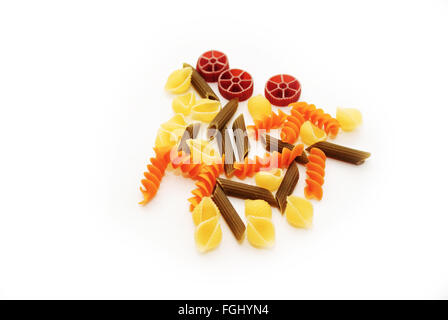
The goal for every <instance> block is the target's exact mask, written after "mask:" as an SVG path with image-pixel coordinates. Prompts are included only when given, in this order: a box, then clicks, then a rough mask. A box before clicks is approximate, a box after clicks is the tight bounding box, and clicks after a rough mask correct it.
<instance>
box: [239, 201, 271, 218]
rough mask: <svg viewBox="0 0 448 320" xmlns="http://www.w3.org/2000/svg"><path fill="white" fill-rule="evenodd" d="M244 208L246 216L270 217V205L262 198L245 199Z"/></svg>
mask: <svg viewBox="0 0 448 320" xmlns="http://www.w3.org/2000/svg"><path fill="white" fill-rule="evenodd" d="M244 208H245V214H246V217H249V216H254V217H264V218H269V219H270V218H272V209H271V206H270V205H269V203H267V202H266V201H264V200H245V201H244Z"/></svg>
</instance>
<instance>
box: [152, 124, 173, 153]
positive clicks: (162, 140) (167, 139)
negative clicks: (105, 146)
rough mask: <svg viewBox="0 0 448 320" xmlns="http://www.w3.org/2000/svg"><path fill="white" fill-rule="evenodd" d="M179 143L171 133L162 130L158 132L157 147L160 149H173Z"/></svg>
mask: <svg viewBox="0 0 448 320" xmlns="http://www.w3.org/2000/svg"><path fill="white" fill-rule="evenodd" d="M176 143H177V136H176V135H175V134H173V133H172V132H171V131H168V130H165V129H163V128H160V129H159V131H157V136H156V142H155V147H156V148H158V149H165V148H170V147H173V146H174V145H175V144H176Z"/></svg>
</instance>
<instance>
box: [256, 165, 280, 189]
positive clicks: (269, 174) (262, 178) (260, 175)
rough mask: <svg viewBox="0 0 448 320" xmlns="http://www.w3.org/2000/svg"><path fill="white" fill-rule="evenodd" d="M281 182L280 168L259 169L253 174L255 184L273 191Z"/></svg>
mask: <svg viewBox="0 0 448 320" xmlns="http://www.w3.org/2000/svg"><path fill="white" fill-rule="evenodd" d="M281 182H282V170H281V169H278V168H277V169H273V170H270V171H260V172H257V173H256V174H255V183H256V185H257V186H259V187H262V188H265V189H268V190H269V191H275V190H277V189H278V187H279V186H280V183H281Z"/></svg>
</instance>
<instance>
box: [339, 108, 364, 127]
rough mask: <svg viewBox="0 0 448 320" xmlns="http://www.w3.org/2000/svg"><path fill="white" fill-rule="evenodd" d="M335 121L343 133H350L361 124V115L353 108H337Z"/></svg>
mask: <svg viewBox="0 0 448 320" xmlns="http://www.w3.org/2000/svg"><path fill="white" fill-rule="evenodd" d="M336 120H338V122H339V124H340V125H341V129H342V130H344V131H352V130H354V129H356V127H358V126H359V125H360V124H361V123H362V114H361V112H360V111H359V110H358V109H354V108H337V110H336Z"/></svg>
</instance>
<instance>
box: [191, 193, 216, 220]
mask: <svg viewBox="0 0 448 320" xmlns="http://www.w3.org/2000/svg"><path fill="white" fill-rule="evenodd" d="M219 215H220V213H219V209H218V207H217V206H216V204H215V203H214V202H213V201H212V199H211V198H210V197H204V198H202V200H201V202H200V203H199V204H198V205H197V206H196V207H195V208H194V210H193V214H192V217H193V222H194V224H195V225H196V226H197V225H199V224H200V223H202V222H204V221H207V220H209V219H211V218H213V217H216V216H219Z"/></svg>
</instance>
